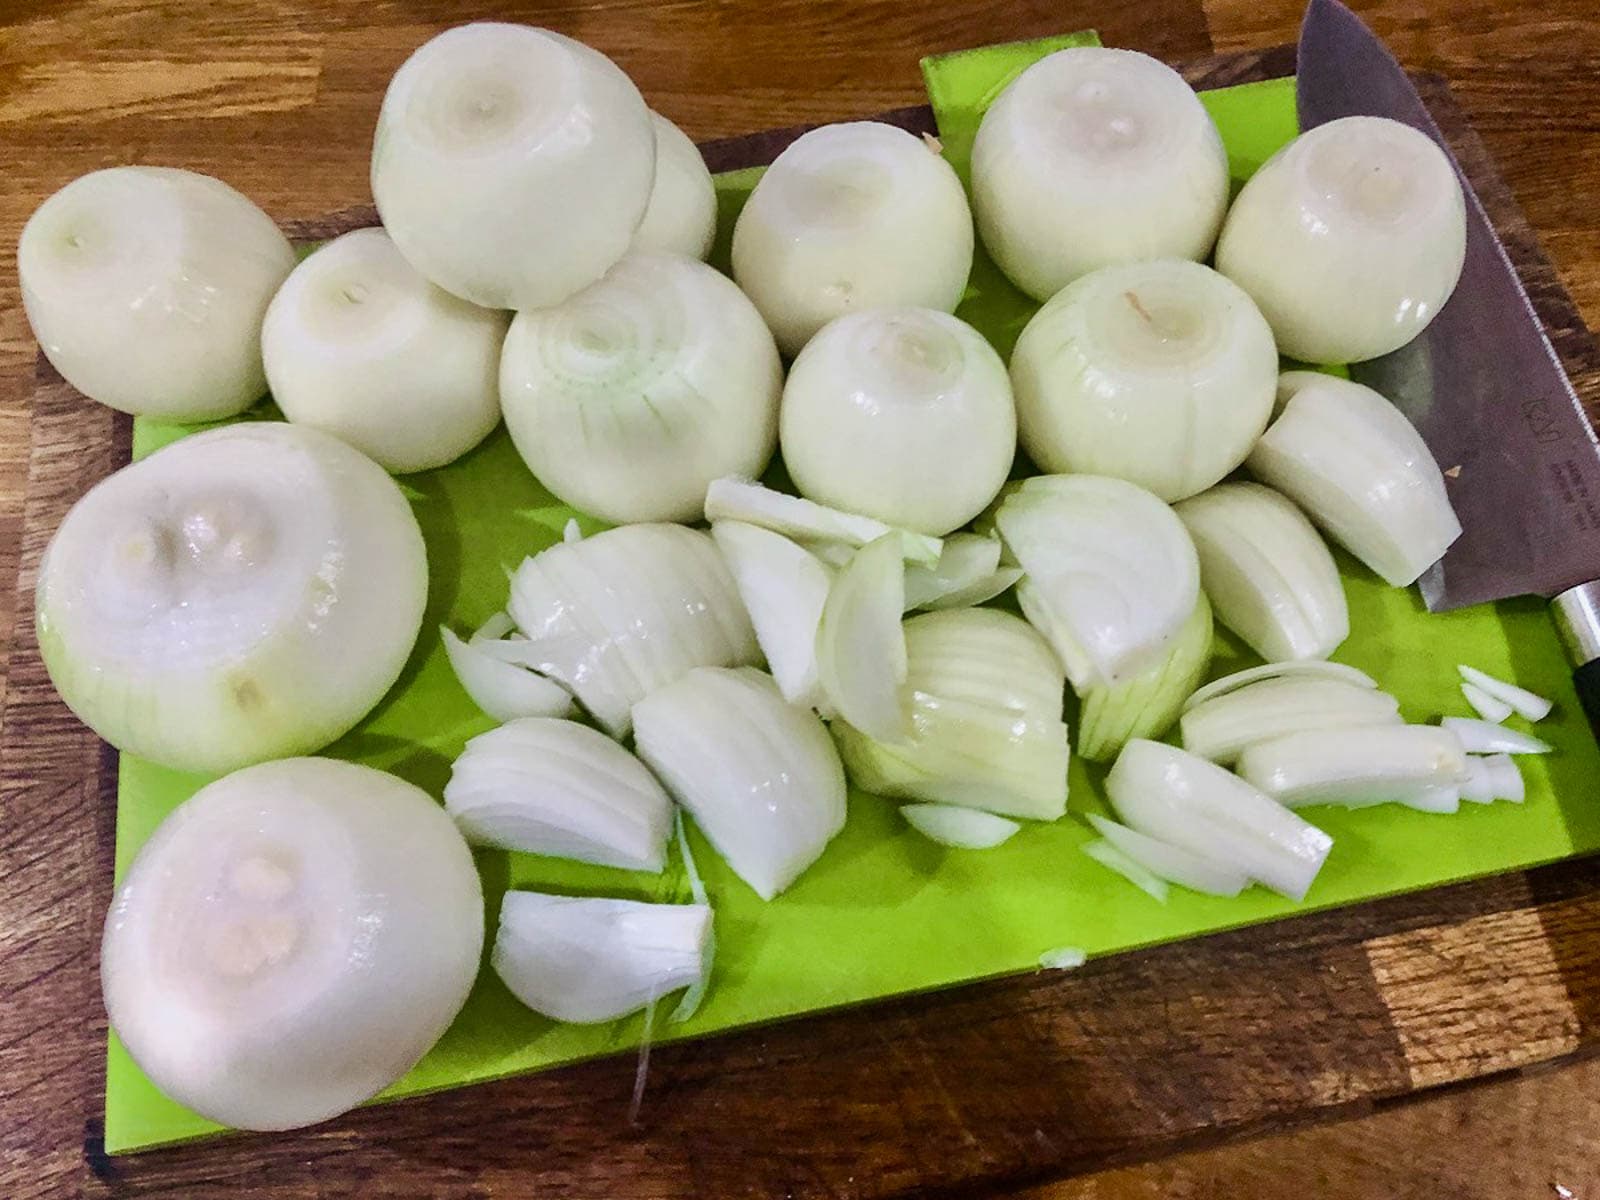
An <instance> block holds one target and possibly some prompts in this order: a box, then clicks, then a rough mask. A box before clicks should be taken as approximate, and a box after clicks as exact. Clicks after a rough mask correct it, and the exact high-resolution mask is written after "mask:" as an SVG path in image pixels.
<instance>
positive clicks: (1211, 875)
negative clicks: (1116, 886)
mask: <svg viewBox="0 0 1600 1200" xmlns="http://www.w3.org/2000/svg"><path fill="white" fill-rule="evenodd" d="M1085 816H1086V817H1087V819H1088V822H1089V824H1090V825H1092V826H1093V827H1094V830H1095V832H1096V833H1098V834H1099V835H1100V836H1101V837H1102V838H1104V839H1105V840H1106V841H1107V842H1109V843H1110V844H1111V845H1113V846H1115V847H1116V848H1117V849H1118V850H1119V851H1121V852H1122V853H1123V854H1124V855H1125V856H1126V857H1128V858H1130V859H1132V860H1133V861H1134V862H1136V863H1138V864H1139V865H1140V866H1141V867H1143V868H1144V869H1145V870H1147V871H1149V872H1150V873H1151V874H1152V875H1155V876H1156V877H1157V878H1159V879H1165V880H1166V881H1167V882H1168V883H1176V884H1179V885H1180V886H1182V887H1186V888H1188V889H1189V890H1191V891H1195V892H1204V893H1206V894H1207V895H1211V896H1237V895H1238V894H1239V893H1240V892H1242V891H1244V889H1245V888H1247V887H1249V886H1250V878H1249V876H1247V875H1245V874H1244V873H1243V872H1242V871H1239V870H1236V869H1235V868H1233V867H1229V866H1224V865H1222V864H1221V863H1217V862H1213V861H1212V860H1211V859H1209V858H1205V857H1204V856H1202V855H1199V854H1195V853H1193V852H1192V851H1189V850H1185V849H1184V848H1183V847H1182V846H1175V845H1173V844H1172V843H1171V842H1163V841H1161V840H1160V839H1159V838H1153V837H1149V836H1147V835H1146V834H1143V833H1140V832H1139V831H1138V830H1137V829H1131V828H1129V827H1128V826H1126V825H1119V824H1117V823H1116V822H1115V821H1108V820H1107V819H1106V818H1105V817H1102V816H1100V815H1099V814H1097V813H1087V814H1085Z"/></svg>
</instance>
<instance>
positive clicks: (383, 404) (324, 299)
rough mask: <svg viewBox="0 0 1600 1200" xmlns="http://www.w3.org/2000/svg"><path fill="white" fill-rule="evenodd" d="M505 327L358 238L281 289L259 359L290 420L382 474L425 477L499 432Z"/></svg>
mask: <svg viewBox="0 0 1600 1200" xmlns="http://www.w3.org/2000/svg"><path fill="white" fill-rule="evenodd" d="M506 320H507V318H506V314H505V313H502V312H495V311H493V310H492V309H487V308H478V307H477V306H476V305H472V304H468V303H467V302H466V301H464V300H461V299H458V298H457V297H455V296H452V295H451V294H450V293H449V292H446V291H445V290H443V289H442V288H437V287H435V286H434V285H433V284H431V283H429V282H428V281H427V280H426V279H424V278H423V277H422V276H421V275H419V274H417V272H416V271H415V270H413V269H412V268H411V265H410V264H409V263H407V262H406V260H405V259H403V258H402V257H400V251H399V250H397V249H395V245H394V243H393V242H392V241H390V239H389V235H388V234H386V233H385V232H384V231H383V230H381V229H357V230H354V231H353V232H351V233H347V234H345V235H344V236H343V237H340V238H335V239H334V240H333V241H332V242H329V243H328V244H327V245H326V246H323V247H322V248H321V249H319V250H317V252H316V253H314V254H312V255H311V257H310V258H308V259H306V260H305V261H304V262H303V263H301V264H300V265H299V266H298V267H296V268H295V269H294V271H293V272H292V273H291V274H290V275H289V278H288V279H286V280H285V281H284V283H283V286H282V287H281V288H279V289H278V294H277V295H276V296H274V297H273V299H272V304H271V306H270V307H269V308H268V309H267V316H266V323H265V324H264V325H263V326H262V328H261V354H262V359H263V361H264V362H265V364H266V369H267V380H268V382H269V383H270V384H271V385H272V398H273V400H275V401H276V402H277V404H278V407H279V408H281V409H282V410H283V415H284V416H286V417H288V418H289V420H291V421H294V422H296V423H298V424H301V425H310V426H312V427H313V428H316V429H320V430H322V431H323V432H324V433H331V434H333V436H334V437H336V438H338V439H340V440H341V441H345V442H348V443H350V445H352V446H354V447H355V448H356V449H357V450H359V451H361V452H362V453H363V454H365V455H366V456H367V457H368V458H370V459H372V460H373V461H374V462H376V463H377V464H378V465H379V466H381V467H384V468H385V469H387V470H390V471H395V472H406V471H426V470H429V469H431V468H433V467H441V466H443V465H444V464H445V463H448V462H453V461H455V460H456V459H457V458H460V457H461V456H462V455H463V454H465V453H466V452H467V451H468V450H470V449H472V448H473V447H474V446H476V445H477V444H478V443H479V442H481V441H482V440H483V439H484V438H485V437H487V436H488V434H489V431H490V430H491V429H493V428H494V427H495V425H496V424H498V423H499V420H500V392H499V385H498V383H497V381H496V380H497V375H498V373H499V370H500V343H501V342H502V341H503V340H504V339H505V334H506Z"/></svg>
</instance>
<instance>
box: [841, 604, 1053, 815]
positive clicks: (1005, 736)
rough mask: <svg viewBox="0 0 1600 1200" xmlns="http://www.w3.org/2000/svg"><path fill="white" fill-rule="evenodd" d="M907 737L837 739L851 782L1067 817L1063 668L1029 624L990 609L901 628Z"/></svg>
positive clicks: (906, 795) (885, 791) (886, 792)
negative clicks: (897, 741)
mask: <svg viewBox="0 0 1600 1200" xmlns="http://www.w3.org/2000/svg"><path fill="white" fill-rule="evenodd" d="M905 642H906V662H907V669H906V691H907V692H908V693H909V695H910V704H911V736H910V737H909V738H908V739H907V740H906V741H905V742H904V744H902V745H892V746H891V745H884V744H883V743H881V742H875V741H873V740H872V739H871V738H870V737H867V736H866V735H865V734H863V733H862V732H860V731H859V730H856V729H854V728H853V727H852V726H851V725H850V724H849V723H848V722H845V721H836V722H834V725H833V735H834V738H835V739H836V740H837V741H838V743H839V750H840V753H841V754H842V755H843V756H844V760H845V765H846V766H847V767H848V769H849V771H850V776H851V779H852V780H853V781H854V782H855V784H856V785H857V786H858V787H860V788H863V789H865V790H866V791H869V792H875V793H877V794H878V795H882V796H896V797H900V798H903V799H909V800H923V801H927V802H929V803H934V804H950V805H958V806H962V807H967V808H977V809H983V810H985V811H989V812H995V813H999V814H1002V815H1004V816H1010V817H1025V818H1030V819H1037V820H1045V821H1052V820H1055V819H1056V818H1058V817H1060V816H1061V815H1062V813H1063V812H1065V811H1066V803H1067V765H1068V759H1069V754H1070V750H1069V746H1068V738H1067V727H1066V725H1065V723H1063V721H1062V719H1061V707H1062V692H1063V680H1062V673H1061V664H1060V663H1058V662H1057V661H1056V657H1055V655H1054V654H1052V653H1051V652H1050V647H1049V645H1048V644H1047V643H1046V642H1045V640H1044V639H1043V638H1042V637H1040V636H1039V634H1038V633H1037V632H1035V631H1034V630H1033V629H1032V628H1030V627H1029V626H1028V624H1027V622H1025V621H1022V620H1020V619H1018V618H1017V617H1014V616H1012V615H1011V614H1010V613H1005V612H998V611H996V610H994V609H989V608H963V609H951V610H949V611H946V612H936V613H925V614H923V615H922V616H918V617H913V618H911V619H910V620H908V621H906V622H905Z"/></svg>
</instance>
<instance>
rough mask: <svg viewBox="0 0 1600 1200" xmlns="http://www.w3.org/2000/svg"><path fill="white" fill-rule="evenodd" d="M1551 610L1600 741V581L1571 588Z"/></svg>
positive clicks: (1592, 725) (1590, 724) (1586, 710)
mask: <svg viewBox="0 0 1600 1200" xmlns="http://www.w3.org/2000/svg"><path fill="white" fill-rule="evenodd" d="M1550 608H1551V611H1552V615H1553V616H1554V617H1555V622H1556V629H1557V631H1558V632H1560V634H1561V641H1562V644H1563V645H1565V646H1566V648H1567V657H1568V658H1569V659H1571V660H1572V665H1573V668H1574V669H1573V673H1572V683H1573V686H1574V687H1576V688H1577V690H1578V702H1579V703H1580V704H1582V705H1583V711H1584V713H1585V715H1587V716H1588V718H1589V726H1590V728H1591V729H1593V730H1594V732H1595V737H1596V738H1600V581H1596V582H1593V583H1580V584H1579V585H1578V586H1577V587H1575V588H1568V589H1567V590H1566V591H1564V592H1562V593H1561V594H1560V595H1559V596H1557V597H1556V598H1555V599H1554V600H1552V601H1551V602H1550Z"/></svg>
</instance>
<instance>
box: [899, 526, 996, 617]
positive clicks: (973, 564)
mask: <svg viewBox="0 0 1600 1200" xmlns="http://www.w3.org/2000/svg"><path fill="white" fill-rule="evenodd" d="M999 570H1000V540H999V539H998V538H992V537H984V536H982V535H980V534H976V533H952V534H951V535H950V536H949V537H947V538H945V539H944V548H943V549H942V550H941V551H940V552H939V562H938V564H937V565H935V566H932V567H923V566H918V565H917V564H915V563H913V564H912V565H910V566H908V567H907V568H906V611H907V612H910V611H911V610H912V609H915V608H936V607H953V608H962V607H966V605H960V604H956V605H948V604H947V605H940V604H939V601H941V600H947V599H948V598H949V597H951V596H955V595H960V594H961V593H963V592H968V591H971V590H973V589H975V588H979V587H981V586H982V585H983V584H984V582H985V581H986V580H991V579H993V578H995V576H996V574H997V572H999ZM1019 575H1020V572H1019ZM1001 590H1002V591H1003V590H1004V589H1001ZM988 598H989V597H984V599H988ZM970 603H973V604H979V603H982V601H971V602H970Z"/></svg>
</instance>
